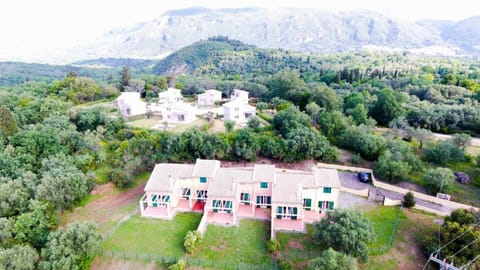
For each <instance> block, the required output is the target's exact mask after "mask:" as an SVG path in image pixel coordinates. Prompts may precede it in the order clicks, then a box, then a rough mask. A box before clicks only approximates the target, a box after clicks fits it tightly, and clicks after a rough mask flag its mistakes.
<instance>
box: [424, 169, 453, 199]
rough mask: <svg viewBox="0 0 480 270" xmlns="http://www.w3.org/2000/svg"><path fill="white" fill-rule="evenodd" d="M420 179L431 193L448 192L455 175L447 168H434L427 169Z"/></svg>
mask: <svg viewBox="0 0 480 270" xmlns="http://www.w3.org/2000/svg"><path fill="white" fill-rule="evenodd" d="M422 179H423V182H425V186H426V187H427V188H428V191H429V192H430V193H431V194H436V193H437V192H441V193H448V192H450V191H451V189H452V187H453V184H454V181H455V176H454V175H453V172H452V171H451V170H450V169H449V168H435V169H430V170H428V171H427V172H426V173H425V174H424V175H423V177H422Z"/></svg>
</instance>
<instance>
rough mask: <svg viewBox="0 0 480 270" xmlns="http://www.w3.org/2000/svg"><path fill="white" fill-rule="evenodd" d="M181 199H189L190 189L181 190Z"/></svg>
mask: <svg viewBox="0 0 480 270" xmlns="http://www.w3.org/2000/svg"><path fill="white" fill-rule="evenodd" d="M182 198H183V199H189V198H190V189H189V188H183V189H182Z"/></svg>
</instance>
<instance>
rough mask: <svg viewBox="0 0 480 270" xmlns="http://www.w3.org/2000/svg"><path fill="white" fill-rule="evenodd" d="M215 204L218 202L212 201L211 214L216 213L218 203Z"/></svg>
mask: <svg viewBox="0 0 480 270" xmlns="http://www.w3.org/2000/svg"><path fill="white" fill-rule="evenodd" d="M217 202H218V201H217V200H213V201H212V204H213V212H214V213H216V212H218V208H217V207H218V203H217Z"/></svg>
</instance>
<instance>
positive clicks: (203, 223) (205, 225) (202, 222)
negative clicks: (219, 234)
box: [197, 213, 208, 236]
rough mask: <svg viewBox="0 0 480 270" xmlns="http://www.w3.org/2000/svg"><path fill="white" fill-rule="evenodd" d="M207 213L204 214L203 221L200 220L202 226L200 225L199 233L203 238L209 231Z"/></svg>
mask: <svg viewBox="0 0 480 270" xmlns="http://www.w3.org/2000/svg"><path fill="white" fill-rule="evenodd" d="M207 216H208V214H207V213H204V214H203V216H202V219H201V220H200V224H198V227H197V231H198V232H199V233H200V235H202V236H203V234H204V233H205V231H206V230H207V224H208V223H207Z"/></svg>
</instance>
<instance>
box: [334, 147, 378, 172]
mask: <svg viewBox="0 0 480 270" xmlns="http://www.w3.org/2000/svg"><path fill="white" fill-rule="evenodd" d="M338 153H339V160H338V161H337V162H336V163H338V164H342V165H346V166H355V167H362V168H368V169H371V168H373V162H371V161H367V160H364V159H363V158H361V159H360V162H359V163H358V164H353V163H352V157H353V154H354V153H353V152H350V151H348V150H345V149H341V148H338Z"/></svg>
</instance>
